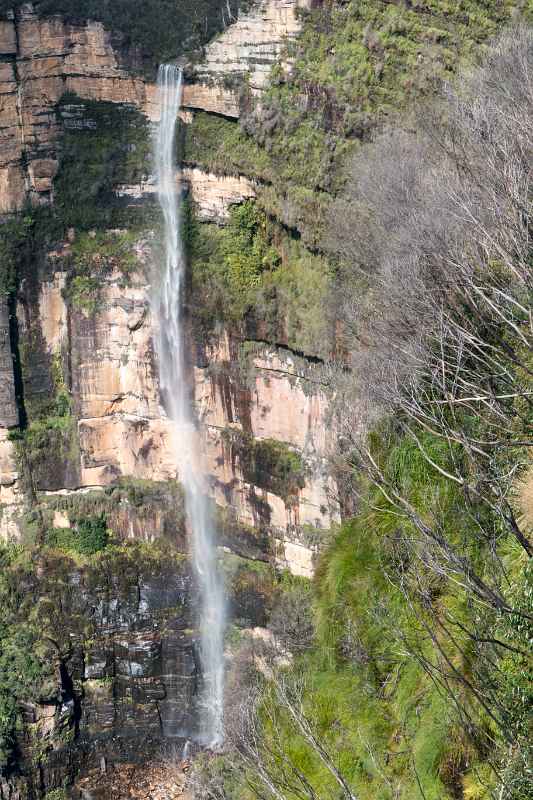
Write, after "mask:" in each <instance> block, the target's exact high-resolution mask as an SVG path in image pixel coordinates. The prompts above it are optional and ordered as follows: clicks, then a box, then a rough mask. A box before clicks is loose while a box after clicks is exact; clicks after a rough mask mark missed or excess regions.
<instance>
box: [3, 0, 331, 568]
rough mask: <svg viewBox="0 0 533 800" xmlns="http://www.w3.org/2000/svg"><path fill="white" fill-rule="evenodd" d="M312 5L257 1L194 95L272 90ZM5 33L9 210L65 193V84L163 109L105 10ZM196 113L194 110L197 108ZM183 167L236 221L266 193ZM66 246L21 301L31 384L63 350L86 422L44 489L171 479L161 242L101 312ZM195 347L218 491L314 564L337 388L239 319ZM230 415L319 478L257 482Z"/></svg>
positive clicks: (140, 194)
mask: <svg viewBox="0 0 533 800" xmlns="http://www.w3.org/2000/svg"><path fill="white" fill-rule="evenodd" d="M301 6H302V4H301V3H299V2H289V1H287V2H283V3H281V4H279V3H277V2H265V3H259V4H257V5H256V6H254V7H253V8H252V10H251V11H250V12H249V13H247V14H245V15H242V17H241V18H240V19H239V21H238V22H236V23H235V24H234V25H232V26H230V28H229V29H228V30H227V31H226V33H224V34H222V36H221V37H220V38H219V39H218V40H217V41H216V42H214V43H213V44H212V45H209V46H208V48H207V50H206V57H205V62H204V63H203V64H201V65H200V66H199V67H198V68H197V79H196V81H195V82H194V83H193V84H191V85H190V86H186V88H185V97H184V103H185V105H186V106H191V107H192V106H194V107H195V108H201V109H204V110H207V111H215V112H216V113H226V112H227V108H225V107H224V106H223V105H219V106H218V107H215V105H216V102H215V100H214V99H213V98H214V95H211V97H210V99H209V100H206V99H205V97H204V95H203V93H204V91H209V92H213V91H216V92H218V91H222V89H224V91H225V92H226V94H227V96H230V95H231V97H232V98H233V102H234V103H235V104H236V103H237V97H236V94H235V91H234V90H228V89H226V88H224V86H227V85H228V80H227V79H228V77H231V76H232V75H233V76H235V75H242V74H243V73H244V72H245V71H246V70H247V69H249V70H250V75H251V82H250V86H251V87H252V88H253V90H254V91H260V90H261V89H262V88H263V87H264V86H265V82H266V77H265V76H266V75H267V73H268V70H269V69H270V67H271V65H272V64H273V63H274V62H275V61H276V59H277V58H278V57H279V54H280V52H281V50H282V47H283V44H284V42H285V40H286V37H288V36H292V35H294V34H295V33H296V32H297V30H298V21H297V17H296V12H297V9H298V8H299V7H301ZM1 41H2V43H3V44H2V47H3V50H2V53H3V55H4V56H5V57H6V59H7V60H6V62H5V63H4V65H3V67H4V69H5V70H6V72H9V76H10V78H9V81H7V83H6V95H5V104H4V114H5V115H6V116H5V121H6V127H5V129H4V130H5V136H6V141H7V139H8V136H9V141H10V142H11V146H10V147H6V146H4V147H3V148H2V150H1V153H2V157H3V159H4V162H3V163H4V175H5V181H6V186H7V187H8V188H7V190H6V191H4V192H3V193H2V194H1V197H2V203H3V208H4V210H14V209H16V208H20V207H21V206H22V204H23V203H24V202H25V200H26V199H27V198H29V199H30V201H31V202H38V203H42V202H51V201H53V178H54V175H55V174H56V172H57V169H58V166H57V165H58V158H59V156H60V152H61V138H60V135H61V132H62V130H63V129H64V127H63V128H62V126H61V124H60V122H61V120H59V118H58V115H57V104H58V102H59V100H60V98H61V97H63V96H64V94H65V93H72V94H75V95H77V96H78V97H80V98H89V99H98V100H99V101H111V102H113V103H116V104H135V105H137V106H138V107H139V108H141V109H142V110H143V111H144V112H145V113H146V114H147V115H148V116H149V118H151V119H155V120H156V119H157V116H158V111H157V104H156V103H155V102H154V100H155V89H154V87H153V86H150V85H147V84H146V83H145V82H143V81H142V80H141V79H140V78H138V77H132V76H131V75H129V74H128V73H127V72H126V71H125V70H124V69H122V68H121V67H120V66H119V57H118V55H117V54H116V53H115V52H114V51H113V49H112V46H111V37H110V35H109V34H108V33H107V32H106V31H105V30H104V29H103V28H102V26H101V25H99V24H97V23H87V24H85V25H77V26H76V25H72V24H67V23H65V22H63V21H62V20H61V19H60V18H53V19H50V20H42V19H38V18H37V16H36V14H35V13H34V12H33V11H32V9H31V7H30V6H27V7H26V6H25V7H23V8H22V10H20V11H18V12H17V14H16V16H15V17H14V18H13V19H12V20H9V21H6V22H3V23H2V39H1ZM202 98H203V99H202ZM235 108H237V106H236V105H235ZM236 113H237V112H236ZM63 116H65V114H64V115H63ZM67 116H68V114H67ZM184 119H185V122H187V121H188V119H190V118H187V115H186V113H185V114H184ZM67 122H68V121H67ZM8 123H9V127H8ZM63 123H64V119H63ZM83 124H84V122H83V120H80V119H74V120H73V122H72V123H71V124H70V123H69V125H70V127H72V126H74V128H75V127H76V126H80V125H81V126H83ZM89 124H92V123H89ZM15 145H16V146H15ZM58 148H59V150H58ZM147 166H149V165H147ZM45 167H46V169H45ZM43 170H44V171H46V174H47V177H46V180H45V175H44V172H43ZM147 177H148V176H147ZM183 179H184V181H185V183H186V185H188V187H189V191H190V196H191V198H192V200H193V203H194V206H195V208H196V213H197V214H198V217H199V219H201V220H204V221H216V222H218V223H221V222H222V223H223V222H224V220H225V219H227V216H228V210H229V208H230V207H231V205H232V204H235V203H238V202H242V201H243V200H244V199H246V198H250V197H253V195H254V185H253V182H251V181H249V180H247V179H246V178H245V177H231V176H218V175H216V174H212V173H211V174H209V173H205V172H203V171H202V170H200V169H198V168H195V167H189V168H187V169H185V170H184V174H183ZM17 187H18V188H17ZM153 189H154V185H153V182H152V181H150V180H147V182H146V183H144V184H140V185H138V186H129V187H124V186H122V187H117V191H118V193H119V194H120V195H121V196H122V197H129V198H132V199H133V200H134V201H135V199H136V198H137V199H139V198H140V199H142V198H145V197H146V196H147V194H148V195H150V194H151V193H153ZM73 235H74V236H75V235H76V234H75V233H74V234H73ZM62 248H63V249H61V248H60V249H59V251H56V252H53V253H50V254H49V256H48V266H47V269H46V277H45V278H43V279H42V280H41V281H40V284H39V288H38V297H37V299H35V298H32V300H31V301H30V300H29V298H26V300H25V301H24V302H23V304H22V306H20V307H19V328H20V331H21V336H22V338H23V339H24V337H25V336H26V337H27V338H30V335H31V338H32V341H33V342H35V341H37V340H39V348H38V349H39V355H38V356H37V355H36V354H35V353H34V355H33V361H31V359H30V362H31V363H29V364H28V365H27V370H26V387H25V393H26V395H27V396H29V397H30V399H31V396H32V395H35V396H37V395H39V394H42V393H43V392H44V393H46V391H49V390H50V385H49V373H50V369H48V377H47V376H46V375H44V377H43V374H44V373H46V369H45V370H44V373H43V370H42V367H43V364H48V367H50V364H51V362H52V360H53V359H54V358H56V357H57V356H58V355H59V356H60V358H61V360H62V363H63V371H64V372H65V374H66V376H67V381H68V390H69V392H70V393H71V396H72V399H73V408H74V414H75V418H76V428H77V429H76V436H75V439H76V447H75V448H74V450H73V451H72V452H73V453H74V455H73V456H71V457H69V459H68V460H69V462H70V464H69V468H68V469H67V470H65V469H63V470H60V472H61V474H59V475H56V476H53V475H51V474H49V473H48V472H47V474H46V477H45V478H44V477H43V478H42V479H41V480H42V481H43V483H42V485H39V480H38V485H37V489H44V490H56V491H59V490H61V489H72V490H73V489H80V488H83V487H92V486H105V485H108V484H110V483H112V482H113V481H114V480H116V479H117V478H119V477H121V476H128V475H135V476H136V477H139V478H148V479H153V480H157V481H161V480H168V479H170V478H171V477H173V476H175V471H176V465H175V463H174V460H173V457H172V452H171V447H170V444H169V442H170V436H169V424H170V423H169V422H168V420H167V419H166V417H165V415H164V412H163V411H162V409H161V406H160V403H159V388H158V376H157V365H156V363H155V358H154V353H153V329H152V323H151V317H150V308H149V292H150V278H151V275H150V268H151V266H150V263H149V262H150V252H149V249H150V248H149V246H148V245H147V243H146V241H145V242H143V241H140V242H138V243H137V244H136V251H135V258H136V260H137V264H138V266H139V265H140V266H141V267H142V269H141V270H140V271H138V272H137V273H135V274H133V275H131V276H129V277H128V280H127V281H126V282H125V281H124V280H123V276H122V275H121V274H120V272H117V271H115V272H113V267H112V264H111V266H110V268H109V269H108V270H104V271H105V272H106V275H105V278H104V279H103V280H102V285H101V287H100V289H99V292H98V300H97V302H96V303H95V304H94V307H91V308H90V310H89V312H88V311H87V309H85V310H84V309H80V308H79V307H76V306H75V303H72V302H69V300H68V299H66V284H67V274H68V269H69V259H71V243H69V242H66V243H65V244H64V245H63V246H62ZM152 266H153V265H152ZM22 309H23V311H22ZM4 341H6V336H5V335H4ZM246 348H248V351H249V352H248V353H247V355H246V357H245V358H244V362H246V364H244V362H243V364H244V367H245V368H244V369H241V370H240V372H241V374H240V375H237V376H236V371H235V369H234V364H235V360H236V359H237V360H238V359H239V357H240V356H239V352H240V351H241V350H243V349H246ZM196 350H197V356H198V358H197V359H196V360H197V362H198V363H197V365H196V366H195V364H194V363H193V362H194V361H195V358H194V357H193V359H192V360H191V369H193V368H194V374H195V385H196V400H197V404H198V413H199V415H200V417H201V418H202V419H203V421H204V422H205V423H206V426H205V430H206V434H207V436H206V446H207V453H208V460H209V464H210V472H211V476H212V484H213V492H214V496H215V497H216V500H217V502H218V503H220V504H221V505H224V506H230V507H231V508H232V509H234V510H235V512H236V513H237V516H238V518H239V519H240V520H241V521H242V522H244V523H245V524H249V525H255V526H259V527H261V528H264V527H266V528H268V530H269V531H270V532H271V533H272V537H273V538H272V543H273V552H275V553H276V558H278V560H280V563H285V562H286V563H288V564H289V565H291V564H292V566H293V569H294V570H295V571H296V572H298V573H302V574H310V571H311V568H312V566H311V564H312V553H311V549H310V548H309V547H306V546H305V545H304V544H303V541H304V540H305V538H306V537H305V536H303V535H302V533H301V530H302V526H312V527H316V528H327V527H329V524H330V521H331V514H330V508H329V505H330V504H329V501H328V498H327V495H326V489H327V486H326V483H327V478H326V471H325V464H324V458H325V455H326V442H325V435H324V425H325V410H326V401H325V398H324V397H323V395H322V394H321V392H320V385H319V380H318V381H317V379H316V378H313V377H310V378H309V377H308V376H307V372H308V371H309V370H308V365H306V364H305V362H302V360H301V359H299V361H300V362H301V365H300V367H298V366H297V365H296V364H295V360H294V358H293V357H292V355H291V353H290V351H283V350H279V349H276V347H273V348H272V347H269V346H265V347H261V345H254V344H253V343H251V344H250V345H246V343H245V342H239V341H235V340H233V339H232V336H230V335H229V334H222V335H221V336H218V337H217V338H215V340H209V341H206V342H205V343H204V344H202V345H201V346H200V347H199V348H196ZM9 360H10V357H9V353H7V351H6V355H5V357H4V362H6V365H7V366H6V367H4V372H5V375H6V381H5V383H4V385H5V386H6V392H7V393H8V394H9V396H10V397H11V398H13V395H14V388H13V378H11V379H10V369H9ZM296 360H298V359H296ZM241 361H242V358H241ZM232 365H233V366H232ZM311 371H312V368H311ZM237 372H238V370H237ZM245 373H247V374H246V375H245ZM12 374H13V373H12V372H11V375H12ZM43 381H44V382H43ZM6 409H8V411H7V412H6V419H5V420H3V421H2V424H3V426H4V428H9V427H12V426H13V425H14V424H15V423H16V420H15V417H14V413H15V409H14V407H13V402H12V400H11V406H6ZM9 409H10V410H9ZM228 430H233V431H235V430H240V431H242V432H244V433H245V434H246V435H247V436H249V437H252V438H254V437H257V438H259V439H263V440H275V441H280V442H283V443H284V444H285V445H286V446H287V447H288V448H292V449H294V450H295V451H297V452H298V453H299V454H301V455H302V456H303V458H304V461H305V470H304V472H305V481H304V485H303V486H302V487H301V488H299V490H298V492H297V493H296V494H295V495H291V497H290V498H288V497H284V498H282V497H280V496H278V495H276V494H274V493H272V492H270V491H268V490H267V489H265V488H264V487H258V486H255V485H253V483H250V481H247V480H246V477H245V476H244V475H243V473H242V468H241V467H240V465H239V459H238V458H236V457H233V458H232V457H231V456H230V449H231V448H230V449H228V444H227V438H228V437H227V435H226V436H225V432H227V431H228ZM4 438H5V434H4ZM9 450H10V448H9V445H8V444H7V443H6V444H4V456H3V459H2V463H3V469H2V475H3V476H4V477H3V479H2V480H3V484H4V485H6V484H7V487H9V493H10V494H9V497H8V499H9V500H11V501H13V500H14V499H15V497H14V493H15V490H14V488H13V487H14V486H15V484H14V483H13V475H14V471H13V461H12V454H10V453H9ZM241 461H242V459H241ZM63 466H64V465H63ZM7 487H6V491H7ZM18 499H21V496H20V495H19V498H18ZM6 505H8V506H9V507H8V508H6V512H5V514H4V515H3V517H2V520H3V521H2V527H3V533H4V536H6V535H8V534H9V531H11V534H12V533H13V528H12V522H11V520H12V519H13V516H14V513H15V512H14V511H13V508H12V506H13V503H12V502H10V503H8V504H6ZM308 538H309V537H308Z"/></svg>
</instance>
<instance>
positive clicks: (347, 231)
mask: <svg viewBox="0 0 533 800" xmlns="http://www.w3.org/2000/svg"><path fill="white" fill-rule="evenodd" d="M531 45H532V33H531V31H530V30H529V29H526V28H523V27H517V28H515V29H513V30H512V31H511V32H510V33H508V34H506V35H505V36H504V37H502V40H501V41H499V42H497V43H496V45H495V47H494V48H493V49H492V50H491V51H490V53H489V55H488V59H487V64H486V65H485V66H484V67H483V68H481V69H480V70H479V71H476V72H475V73H474V74H473V75H471V76H469V77H468V79H466V78H465V80H464V81H463V84H462V86H461V92H460V93H458V92H452V91H449V92H448V93H447V95H446V98H445V99H444V102H443V103H442V104H440V106H439V107H438V109H435V108H433V107H429V108H427V109H426V113H425V115H424V119H423V125H421V126H420V129H419V130H418V131H416V132H415V133H414V132H413V131H412V130H406V131H402V130H399V129H398V128H396V129H393V130H391V131H389V132H387V133H386V134H384V135H383V136H378V137H376V140H375V141H374V143H373V144H372V145H371V146H369V147H367V148H366V149H365V151H363V152H362V153H361V154H360V156H359V157H358V158H357V159H356V162H355V163H357V169H356V170H354V171H353V173H352V175H353V186H352V187H351V189H350V192H349V194H348V197H347V198H346V199H345V200H344V201H343V202H339V204H338V207H337V209H336V213H335V215H334V218H333V219H334V230H335V231H336V232H337V234H338V236H337V238H338V239H339V240H340V244H341V247H342V248H343V256H344V258H346V260H347V262H348V263H349V265H350V267H351V269H352V270H353V272H354V273H355V275H356V277H357V279H360V277H361V273H363V277H366V278H367V279H368V286H369V291H368V295H367V297H366V298H364V299H365V301H366V303H367V304H368V305H367V306H366V307H364V306H363V304H362V303H359V304H357V303H354V302H353V296H350V295H349V294H348V292H346V316H345V324H346V327H347V329H348V330H349V331H350V334H351V336H352V338H351V340H350V341H351V346H352V355H353V361H352V366H353V372H351V373H347V372H346V370H344V369H339V370H338V372H337V375H336V381H335V390H336V395H337V396H336V398H335V405H336V413H335V417H334V418H335V421H336V423H337V425H338V432H339V437H340V441H339V448H338V452H337V453H336V458H337V459H338V462H336V463H338V465H339V467H340V469H342V470H343V471H344V474H346V476H347V480H346V490H347V491H348V492H351V498H352V503H353V507H355V509H356V513H355V516H354V517H353V518H352V519H351V520H350V521H346V522H345V523H344V524H343V526H342V527H341V530H340V531H339V532H338V533H337V535H336V536H334V538H333V539H332V542H331V544H330V546H329V548H328V550H327V551H326V553H325V554H324V555H323V557H322V559H321V561H320V563H319V568H318V574H317V576H316V581H315V587H314V623H315V630H316V634H315V643H314V646H312V647H311V648H310V649H309V650H307V651H305V652H304V654H303V656H302V657H301V658H299V659H296V660H295V661H293V663H292V664H291V665H287V666H285V667H282V668H278V669H277V670H276V669H272V671H271V673H270V674H269V675H268V679H267V680H266V681H265V680H258V681H257V685H256V686H255V687H254V689H253V691H251V690H250V688H249V687H248V689H247V691H248V693H249V695H250V698H251V699H250V700H248V701H246V700H243V705H244V709H245V711H244V714H242V715H241V718H240V720H239V724H240V727H239V724H238V725H237V726H236V727H237V733H236V736H235V738H234V744H235V748H236V751H237V753H239V754H240V757H241V761H240V762H239V764H240V769H241V770H244V771H245V776H244V779H242V782H241V784H240V786H239V788H238V789H237V790H236V791H235V793H234V795H233V796H235V797H239V798H248V797H257V796H265V797H269V798H270V797H279V796H280V795H281V796H283V797H287V798H291V800H292V799H293V798H297V797H298V798H316V797H333V796H335V797H342V798H343V799H344V800H354V798H358V800H366V799H367V798H368V800H370V798H373V799H374V798H383V800H390V798H393V797H394V798H406V799H407V798H412V797H419V796H420V797H423V798H427V800H429V799H430V798H431V799H432V800H443V799H444V798H456V797H470V798H476V797H477V798H484V797H486V798H488V797H495V796H497V797H502V798H503V797H507V798H509V799H510V798H513V800H515V798H516V800H518V798H525V797H528V796H530V786H531V782H530V778H531V746H530V739H531V703H532V696H531V668H530V661H529V655H528V654H529V649H530V639H531V569H530V562H531V543H530V541H529V540H528V536H527V530H526V529H525V526H524V523H523V520H522V518H521V515H520V507H519V502H518V499H517V494H518V491H517V482H518V481H519V480H520V478H521V477H522V476H523V475H524V474H525V475H528V477H527V478H526V480H528V481H529V480H530V477H529V474H528V473H527V472H525V470H526V467H527V465H528V464H530V458H529V457H528V449H527V448H528V447H529V446H530V445H531V441H530V438H531V437H530V434H531V422H532V404H531V329H530V315H531V310H530V301H531V272H530V265H531V241H530V228H531V224H530V223H531V220H530V209H529V207H526V206H525V205H524V204H523V202H522V200H518V199H517V198H518V197H520V198H524V197H530V194H531V176H530V167H529V155H528V154H529V153H530V151H531V135H530V127H529V125H528V124H527V120H528V119H529V118H530V116H531V103H532V98H531V93H530V92H529V90H528V89H527V88H526V86H527V75H528V74H529V72H530V70H531V57H532V53H533V49H532V46H531ZM518 187H520V188H518ZM357 299H358V300H359V299H360V298H357ZM361 306H363V308H361ZM367 390H368V391H367ZM361 421H362V423H363V424H361ZM254 693H255V694H254ZM233 756H235V757H236V754H235V753H234V754H233ZM238 769H239V768H238ZM236 774H237V775H238V770H237V772H234V773H233V780H234V779H235V775H236Z"/></svg>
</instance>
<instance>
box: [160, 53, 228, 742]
mask: <svg viewBox="0 0 533 800" xmlns="http://www.w3.org/2000/svg"><path fill="white" fill-rule="evenodd" d="M158 89H159V100H160V106H161V121H160V123H159V128H158V131H157V136H156V139H155V162H156V170H157V181H158V197H159V203H160V205H161V209H162V212H163V219H164V263H163V265H162V275H161V280H160V284H159V286H158V287H157V288H156V289H154V296H153V310H154V315H155V318H156V320H157V321H158V323H159V324H158V331H159V333H158V336H157V342H156V347H157V354H158V358H159V372H160V386H161V396H162V400H163V403H164V406H165V409H166V412H167V414H168V416H169V417H170V418H171V419H172V421H173V423H174V425H173V428H174V431H175V440H174V448H175V453H176V459H177V464H178V470H179V476H180V478H181V481H182V483H183V488H184V493H185V506H186V514H187V521H188V526H189V530H190V535H191V540H192V558H193V566H194V571H195V574H196V578H197V582H198V588H199V593H200V620H199V630H200V648H199V650H200V662H201V667H202V690H201V698H200V704H199V705H200V720H199V731H198V732H197V734H196V736H197V738H198V740H199V741H200V743H201V744H204V745H207V746H211V747H215V746H217V745H219V744H220V743H221V742H222V739H223V694H224V627H225V597H224V590H223V584H222V580H221V577H220V574H219V571H218V564H217V548H216V532H215V527H214V520H213V518H212V512H211V507H210V502H209V499H208V496H207V486H206V482H205V475H204V470H203V464H202V461H203V459H202V447H201V438H200V435H199V432H198V430H197V428H196V425H195V422H194V417H193V411H192V404H191V391H190V387H189V385H188V375H187V369H186V359H185V328H184V320H183V289H184V279H185V254H184V249H183V241H182V232H181V215H180V207H179V196H178V191H177V178H176V173H177V165H176V156H175V149H176V122H177V117H178V113H179V109H180V105H181V96H182V72H181V70H180V69H179V68H178V67H176V66H174V65H171V64H165V65H162V66H161V67H160V68H159V75H158Z"/></svg>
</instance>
